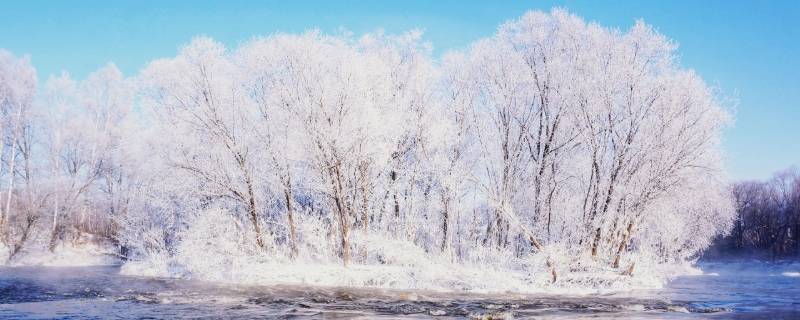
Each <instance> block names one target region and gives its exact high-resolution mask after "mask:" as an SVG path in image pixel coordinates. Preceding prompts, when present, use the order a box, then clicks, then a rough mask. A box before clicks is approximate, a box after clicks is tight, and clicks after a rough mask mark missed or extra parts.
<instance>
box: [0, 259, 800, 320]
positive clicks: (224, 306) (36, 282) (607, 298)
mask: <svg viewBox="0 0 800 320" xmlns="http://www.w3.org/2000/svg"><path fill="white" fill-rule="evenodd" d="M799 266H800V265H798V264H795V265H774V264H768V263H735V264H719V263H717V264H705V265H703V270H704V271H705V273H707V275H702V276H686V277H682V278H678V279H676V280H674V281H673V282H672V283H670V284H669V286H668V287H667V288H665V289H662V290H640V291H632V292H625V293H616V294H609V295H588V296H586V295H584V296H553V295H517V294H502V295H479V294H453V293H436V292H419V291H398V290H380V289H352V288H319V287H317V288H312V287H301V286H269V287H265V286H241V285H239V286H234V285H226V284H213V283H204V282H198V281H189V280H177V279H152V278H139V277H129V276H120V275H118V271H119V270H118V268H116V267H78V268H64V267H60V268H56V267H16V268H9V267H0V318H4V319H6V318H9V319H53V318H63V319H78V318H79V319H87V318H88V319H143V318H144V319H147V318H150V319H161V318H167V319H172V318H195V319H198V318H199V319H220V318H223V319H224V318H237V319H239V318H273V317H275V318H337V319H351V318H363V319H375V318H397V317H411V318H429V317H431V316H439V317H441V318H445V319H446V318H465V317H467V318H469V317H472V318H482V317H483V318H492V317H494V318H504V317H505V318H511V317H513V318H516V319H519V318H528V317H536V318H539V317H548V318H568V319H574V318H593V319H594V318H617V317H629V318H652V319H664V318H706V317H708V318H719V319H729V318H748V319H749V318H763V319H780V318H784V319H800V277H797V275H800V274H796V273H793V272H798V271H800V267H799ZM708 274H710V275H708Z"/></svg>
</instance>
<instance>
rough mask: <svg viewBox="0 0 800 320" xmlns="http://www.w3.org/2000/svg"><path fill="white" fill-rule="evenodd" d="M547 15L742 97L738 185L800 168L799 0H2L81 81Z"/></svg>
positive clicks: (21, 35) (33, 44) (2, 42)
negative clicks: (657, 53)
mask: <svg viewBox="0 0 800 320" xmlns="http://www.w3.org/2000/svg"><path fill="white" fill-rule="evenodd" d="M552 7H564V8H567V9H569V10H570V11H572V12H573V13H575V14H578V15H580V16H583V17H584V18H585V19H587V20H589V21H596V22H598V23H600V24H603V25H605V26H611V27H618V28H622V29H627V28H628V27H630V26H631V25H632V24H633V23H634V21H635V20H636V19H638V18H643V19H644V20H645V21H646V22H647V23H649V24H652V25H654V26H655V27H656V28H657V29H658V30H659V31H660V32H662V33H663V34H665V35H667V36H669V37H670V38H672V39H674V40H676V41H677V42H678V43H679V44H680V49H679V52H680V55H681V63H682V65H683V66H684V67H687V68H692V69H695V70H697V72H698V73H699V74H701V75H702V76H703V77H704V79H705V80H706V81H707V82H708V83H710V84H712V85H716V86H718V87H719V88H720V89H721V90H722V92H723V93H724V94H725V95H726V96H729V97H733V98H736V99H737V100H738V103H737V105H738V106H737V108H736V124H735V126H734V127H733V128H731V129H729V130H728V131H727V132H726V134H725V142H724V143H725V146H726V150H727V153H728V161H727V165H728V168H729V171H730V173H731V176H732V177H733V178H735V179H761V178H766V177H769V176H770V175H771V173H772V172H774V171H777V170H780V169H783V168H786V167H789V166H791V165H799V164H800V129H798V127H800V62H799V61H798V60H800V1H763V2H762V1H719V0H707V1H649V2H645V1H630V2H622V1H609V2H601V1H507V2H502V1H481V2H478V1H475V2H468V1H396V2H394V3H389V2H388V1H337V2H334V1H307V2H302V1H218V2H211V1H209V2H203V1H169V3H157V2H156V1H36V0H33V1H3V2H2V3H0V48H5V49H7V50H10V51H12V52H13V53H15V54H17V55H22V54H28V55H30V57H31V59H32V61H33V64H34V65H35V66H36V67H37V69H38V71H39V77H40V79H46V77H47V76H48V75H49V74H57V73H60V72H61V71H62V70H66V71H68V72H69V73H70V74H72V75H73V76H74V77H77V78H82V77H85V76H86V75H87V74H89V73H90V72H91V71H92V70H95V69H97V68H99V67H101V66H103V65H105V64H106V63H108V62H114V63H116V64H117V66H118V67H119V68H120V69H121V70H122V71H123V72H124V73H125V74H126V75H133V74H135V73H136V72H137V71H138V70H139V69H140V68H141V67H143V66H144V65H145V64H146V63H147V62H148V61H150V60H152V59H154V58H159V57H165V56H171V55H174V54H175V53H176V52H177V48H178V47H179V46H180V45H181V44H183V43H186V42H187V41H189V40H190V39H191V38H192V37H193V36H195V35H208V36H211V37H213V38H215V39H217V40H219V41H221V42H223V43H225V44H227V45H228V46H236V45H237V44H239V43H241V42H243V41H246V40H248V39H250V38H252V37H254V36H258V35H267V34H271V33H274V32H279V31H280V32H302V31H305V30H308V29H311V28H319V29H321V30H323V31H325V32H337V31H339V30H341V29H346V30H349V31H351V32H354V33H355V34H360V33H364V32H369V31H374V30H376V29H378V28H381V29H384V30H386V31H387V32H389V33H393V32H402V31H405V30H409V29H413V28H419V29H423V30H424V31H425V39H426V40H427V41H430V42H431V43H432V44H433V46H434V49H435V54H437V55H438V54H441V53H442V52H445V51H447V50H450V49H458V48H463V47H465V46H467V45H468V44H469V43H470V42H472V41H473V40H475V39H478V38H481V37H485V36H488V35H491V34H492V33H493V32H494V31H495V29H496V28H497V26H498V25H499V24H500V23H502V22H503V21H506V20H508V19H512V18H516V17H518V16H520V15H522V14H523V13H524V12H525V11H527V10H533V9H539V10H550V8H552Z"/></svg>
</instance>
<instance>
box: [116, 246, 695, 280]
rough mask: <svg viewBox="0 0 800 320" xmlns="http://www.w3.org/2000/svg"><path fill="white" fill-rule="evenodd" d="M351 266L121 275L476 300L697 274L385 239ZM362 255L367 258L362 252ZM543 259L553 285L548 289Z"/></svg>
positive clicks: (145, 264)
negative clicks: (469, 257) (453, 294)
mask: <svg viewBox="0 0 800 320" xmlns="http://www.w3.org/2000/svg"><path fill="white" fill-rule="evenodd" d="M355 238H356V241H354V244H355V245H354V249H355V250H353V252H354V255H355V256H356V257H355V258H356V259H354V260H357V261H358V263H353V264H351V265H349V266H343V265H342V263H341V261H339V260H336V259H331V260H325V259H315V258H313V257H308V256H302V255H301V256H300V257H298V258H297V259H294V260H291V259H286V258H280V255H269V254H261V255H258V254H256V255H249V254H242V253H241V252H236V250H235V249H234V248H226V247H225V245H224V244H220V245H217V246H212V247H205V246H204V247H203V248H184V249H186V251H187V252H181V250H179V251H178V253H176V254H174V255H170V256H168V255H163V254H162V255H151V256H148V257H147V258H145V259H142V260H138V261H129V262H127V263H125V264H124V265H123V266H122V269H121V273H122V274H125V275H137V276H152V277H172V278H187V279H198V280H204V281H217V282H227V283H243V284H260V285H276V284H293V285H312V286H347V287H375V288H386V289H411V290H433V291H460V292H476V293H543V292H547V293H563V294H594V293H607V292H617V291H626V290H632V289H642V288H647V289H653V288H661V287H662V286H663V285H664V284H666V282H667V281H668V280H669V279H670V278H672V277H675V276H679V275H684V274H701V273H702V272H701V271H700V270H698V269H695V268H693V267H692V266H691V265H690V264H688V263H687V264H671V265H659V264H647V263H645V262H643V261H644V260H642V261H640V262H637V268H636V271H635V272H634V275H633V276H627V275H623V274H621V272H620V270H619V269H614V268H610V267H607V265H608V262H606V261H596V260H594V259H593V258H591V257H584V258H581V259H576V258H574V257H571V256H570V255H568V254H565V253H559V252H558V250H556V249H552V250H551V253H549V254H547V255H546V254H544V253H543V254H535V255H530V256H527V257H525V258H517V257H511V256H506V255H503V254H493V253H486V254H485V255H484V256H483V257H480V258H476V259H475V260H473V261H467V262H465V261H461V262H459V263H454V262H452V261H451V260H450V259H449V258H448V257H442V256H438V255H430V254H428V253H426V252H424V251H423V250H422V249H420V248H418V247H416V246H413V245H409V244H407V243H404V242H403V241H396V240H391V239H386V238H380V239H378V237H374V236H371V237H361V238H359V237H355ZM367 247H369V248H370V250H368V251H367V250H365V248H367ZM547 256H549V257H550V258H551V259H552V260H553V261H554V262H555V265H556V268H557V270H556V271H557V273H558V275H559V276H558V280H557V281H556V282H555V283H551V281H550V271H549V269H548V268H547V267H546V261H545V260H546V258H547Z"/></svg>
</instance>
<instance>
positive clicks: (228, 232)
mask: <svg viewBox="0 0 800 320" xmlns="http://www.w3.org/2000/svg"><path fill="white" fill-rule="evenodd" d="M0 57H2V60H0V66H1V68H2V69H0V75H1V76H2V78H0V81H2V82H0V85H2V87H0V88H2V90H3V91H0V97H1V98H2V99H3V100H0V101H2V103H3V104H2V107H3V109H2V110H3V113H2V115H3V119H2V124H3V127H2V132H3V135H4V146H5V149H4V150H2V156H3V166H2V168H0V169H2V171H0V172H2V178H3V187H4V190H6V191H5V192H4V196H3V197H2V199H3V201H4V202H5V203H4V206H3V208H2V209H3V210H2V215H0V217H2V218H3V219H2V220H0V228H2V229H0V230H1V231H2V234H3V237H2V239H3V243H4V244H5V246H6V247H7V248H10V249H9V252H10V255H9V256H10V257H12V258H13V256H14V255H15V254H16V253H17V252H19V250H20V249H19V248H22V247H25V246H28V247H31V248H33V247H37V246H38V247H42V246H44V247H47V248H49V249H50V250H53V249H54V248H56V247H58V246H59V245H63V244H64V243H67V242H68V241H78V239H81V238H82V237H86V235H93V236H97V237H101V238H105V239H110V241H111V242H113V243H114V244H115V245H116V246H118V247H119V248H120V250H121V253H122V254H123V255H125V256H126V257H129V258H132V259H148V258H152V257H160V258H159V259H162V258H163V259H167V260H178V261H181V262H180V263H183V264H185V265H199V264H204V263H206V264H207V263H211V262H209V261H217V260H219V259H222V258H220V257H223V258H225V257H239V256H247V257H263V256H267V257H270V258H271V259H273V260H282V259H285V260H287V261H288V260H297V259H301V260H307V261H317V262H319V261H323V262H325V261H327V262H330V261H338V263H343V264H345V265H347V264H350V263H366V264H369V263H392V262H391V261H392V259H391V258H390V256H391V255H388V254H386V252H384V251H382V250H389V249H392V248H390V247H393V248H406V249H408V250H416V251H419V252H423V253H422V254H420V255H422V256H425V257H426V258H429V259H441V260H442V261H449V262H454V263H471V264H474V263H501V262H498V261H506V262H508V263H515V264H518V265H527V264H530V262H528V260H526V259H528V258H529V257H534V258H536V259H543V260H546V261H544V262H542V263H541V264H542V265H544V264H546V265H547V266H548V269H549V271H550V273H551V274H552V278H553V280H555V278H556V269H558V268H561V269H563V270H570V271H574V270H580V269H581V268H587V265H599V266H604V268H605V267H611V268H614V269H620V270H623V271H625V272H627V273H630V272H632V270H633V269H634V265H636V262H637V261H641V259H644V261H646V262H647V263H648V264H652V263H664V262H672V261H683V260H685V259H687V258H689V257H692V256H694V255H696V254H697V253H698V252H699V251H700V250H702V249H703V248H705V247H706V246H708V244H709V241H710V239H711V238H712V237H713V236H715V235H718V234H720V233H724V232H726V231H727V230H728V228H729V227H730V222H731V217H732V211H733V210H730V207H731V205H732V202H731V198H730V193H729V192H728V189H727V187H726V185H725V182H724V181H725V179H724V173H723V171H722V164H721V160H720V159H721V156H720V155H721V149H720V143H719V140H720V139H719V136H720V134H721V131H722V129H723V128H724V127H725V126H726V125H727V124H728V123H729V122H730V117H729V115H728V113H727V111H726V110H725V109H724V108H723V107H722V106H721V105H720V104H719V103H718V101H717V98H716V94H715V93H714V91H713V90H712V89H711V88H709V87H708V86H707V85H706V84H705V83H704V82H703V81H702V79H701V78H700V77H699V76H698V75H696V74H695V73H694V72H692V71H690V70H684V69H682V68H681V67H680V65H679V64H678V63H677V61H676V53H675V44H674V43H673V42H672V41H670V40H669V39H667V38H665V37H664V36H663V35H661V34H658V33H657V32H655V31H654V30H653V29H652V28H651V27H650V26H647V25H645V24H644V23H642V22H639V23H637V24H636V25H635V26H634V27H632V28H631V29H630V30H628V31H626V32H620V31H617V30H613V29H607V28H603V27H601V26H598V25H595V24H587V23H585V22H584V21H583V20H582V19H581V18H579V17H577V16H574V15H571V14H569V13H566V12H564V11H560V10H556V11H553V12H552V13H551V14H546V13H541V12H531V13H528V14H526V15H524V16H523V17H521V18H520V19H518V20H514V21H510V22H508V23H506V24H504V25H503V26H502V27H501V28H500V29H499V31H498V32H497V34H495V35H494V36H492V37H489V38H487V39H483V40H481V41H478V42H476V43H475V44H473V45H472V46H471V47H470V48H469V49H468V50H465V51H462V52H452V53H450V54H447V55H445V56H444V57H443V58H442V59H440V60H437V59H433V58H432V57H431V50H430V46H429V45H428V44H426V43H424V42H422V41H421V38H420V34H419V33H418V32H410V33H407V34H403V35H399V36H389V35H383V34H380V33H377V34H368V35H365V36H363V37H361V38H358V39H355V38H350V37H338V36H327V35H322V34H319V33H318V32H309V33H306V34H302V35H288V34H277V35H273V36H269V37H265V38H259V39H255V40H252V41H250V42H247V43H245V44H243V45H242V46H240V47H239V48H237V49H235V50H228V49H226V48H225V47H224V46H222V45H221V44H219V43H218V42H215V41H213V40H211V39H208V38H197V39H195V40H194V41H192V42H191V43H189V44H188V45H186V46H185V47H183V48H182V49H181V50H180V52H179V54H178V55H177V56H176V57H172V58H166V59H159V60H156V61H153V62H151V63H150V64H149V65H148V66H147V67H146V68H145V69H144V70H142V71H141V72H140V73H139V74H138V75H136V76H135V77H131V78H125V77H123V76H122V75H121V74H120V72H119V71H118V70H116V68H115V67H113V65H112V66H109V67H106V68H104V69H102V70H100V71H98V72H96V73H94V74H93V75H91V76H90V77H89V78H88V79H87V80H84V81H74V80H72V79H70V78H69V77H68V76H67V75H62V76H59V77H51V78H50V79H48V80H47V82H46V84H45V86H44V88H43V89H36V84H37V81H36V79H35V72H34V71H33V68H32V67H31V66H30V64H29V62H28V61H27V60H26V59H18V58H15V57H14V56H13V55H11V54H9V53H3V54H2V55H1V56H0ZM132 110H134V111H132ZM71 239H72V240H71ZM388 243H392V244H393V245H391V246H389V245H387V244H388ZM581 261H583V262H581ZM587 261H590V262H587ZM506 262H503V263H506ZM190 269H191V268H190ZM211 269H213V268H211Z"/></svg>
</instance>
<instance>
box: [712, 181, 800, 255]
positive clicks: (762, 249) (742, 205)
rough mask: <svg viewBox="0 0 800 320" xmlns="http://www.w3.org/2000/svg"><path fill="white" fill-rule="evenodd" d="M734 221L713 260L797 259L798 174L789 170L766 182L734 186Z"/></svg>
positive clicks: (799, 228)
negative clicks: (753, 257) (735, 258)
mask: <svg viewBox="0 0 800 320" xmlns="http://www.w3.org/2000/svg"><path fill="white" fill-rule="evenodd" d="M733 197H734V199H735V201H736V220H735V222H734V224H733V229H732V230H731V233H730V235H728V236H726V237H723V238H721V239H719V240H718V241H717V243H716V244H715V248H714V249H715V250H712V251H713V252H712V255H713V256H730V255H733V256H736V255H757V256H761V257H765V258H771V259H780V258H788V257H797V256H798V255H800V173H799V172H798V171H797V170H796V169H789V170H785V171H782V172H779V173H777V174H775V175H774V176H773V177H772V178H771V179H768V180H766V181H742V182H737V183H735V184H734V185H733Z"/></svg>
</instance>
